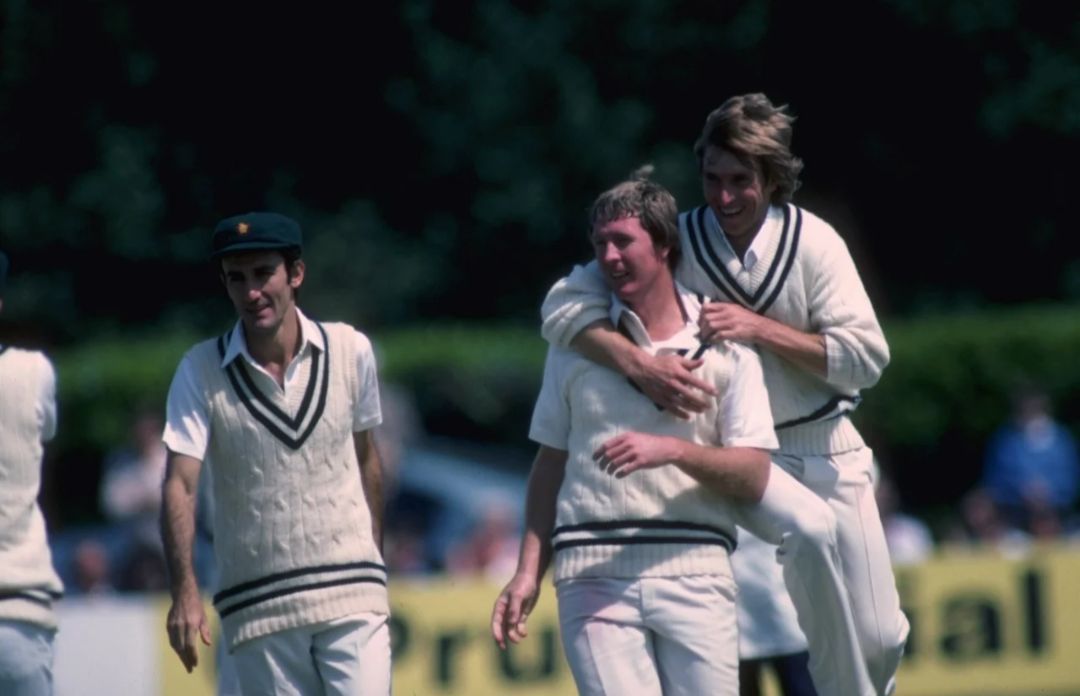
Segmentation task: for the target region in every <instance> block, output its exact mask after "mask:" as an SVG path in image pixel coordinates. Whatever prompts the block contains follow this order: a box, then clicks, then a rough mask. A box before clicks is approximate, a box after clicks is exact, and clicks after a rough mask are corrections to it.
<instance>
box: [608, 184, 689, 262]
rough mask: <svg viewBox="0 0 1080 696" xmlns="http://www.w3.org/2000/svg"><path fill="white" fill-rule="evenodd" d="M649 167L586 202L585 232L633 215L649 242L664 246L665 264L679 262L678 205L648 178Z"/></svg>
mask: <svg viewBox="0 0 1080 696" xmlns="http://www.w3.org/2000/svg"><path fill="white" fill-rule="evenodd" d="M652 172H653V167H652V165H651V164H646V165H644V166H643V167H639V168H638V169H636V170H635V171H634V172H633V173H632V174H631V175H630V178H629V179H627V180H626V181H623V182H621V183H619V184H616V185H615V186H613V187H611V188H610V189H608V190H607V191H604V192H603V193H601V194H600V195H599V196H597V197H596V200H595V201H593V203H592V205H591V206H589V234H590V235H591V234H592V231H593V230H594V229H595V228H596V227H597V226H598V225H603V224H605V223H608V222H611V221H612V220H618V219H620V218H624V217H636V218H637V219H638V220H639V221H640V222H641V226H642V228H644V229H645V231H646V232H648V233H649V238H650V239H652V242H653V246H654V247H656V248H658V249H667V250H668V258H667V261H668V266H669V267H671V268H672V269H674V268H675V265H676V264H677V263H678V262H679V256H680V254H681V251H680V246H679V207H678V204H677V203H676V202H675V196H673V195H671V192H670V191H668V190H667V189H666V188H664V187H663V186H661V185H660V184H658V183H656V182H655V181H653V180H651V179H650V178H649V177H650V176H651V175H652Z"/></svg>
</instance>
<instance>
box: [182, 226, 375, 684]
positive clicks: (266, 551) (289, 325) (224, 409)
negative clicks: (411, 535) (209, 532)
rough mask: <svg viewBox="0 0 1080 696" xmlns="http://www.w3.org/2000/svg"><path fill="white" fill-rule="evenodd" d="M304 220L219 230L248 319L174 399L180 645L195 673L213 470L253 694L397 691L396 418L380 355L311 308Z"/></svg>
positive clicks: (233, 621)
mask: <svg viewBox="0 0 1080 696" xmlns="http://www.w3.org/2000/svg"><path fill="white" fill-rule="evenodd" d="M302 246H303V240H302V235H301V230H300V226H299V225H298V224H297V223H296V221H294V220H292V219H290V218H288V217H285V216H284V215H279V214H276V213H266V212H259V213H248V214H246V215H237V216H234V217H230V218H226V219H225V220H222V221H221V222H220V223H218V225H217V227H216V228H215V229H214V234H213V237H212V252H211V257H212V258H213V259H214V260H215V261H216V262H217V263H218V264H219V265H220V269H219V270H220V274H221V279H222V282H223V283H224V285H225V289H226V291H227V293H228V296H229V299H230V300H232V303H233V306H234V308H235V309H236V313H237V315H238V321H237V322H236V325H235V326H234V327H233V328H232V329H231V330H230V331H228V332H227V333H226V334H224V335H223V336H220V337H217V338H211V339H209V340H206V341H203V342H202V343H199V344H197V345H196V346H195V347H193V348H192V349H191V350H189V351H188V353H187V354H186V355H185V356H184V358H183V360H182V361H181V363H180V366H179V368H178V369H177V372H176V375H175V377H174V378H173V382H172V386H171V387H170V389H169V396H168V403H167V407H166V416H167V424H166V427H165V434H164V438H163V439H164V441H165V444H166V446H167V447H168V449H169V456H168V468H167V471H166V475H165V483H164V488H163V512H162V537H163V539H164V542H165V549H166V556H167V561H168V565H169V575H170V587H171V593H172V600H173V602H172V607H171V608H170V610H169V616H168V625H167V628H168V634H169V641H170V644H171V645H172V647H173V649H174V650H175V651H176V652H177V654H178V655H179V656H180V660H181V662H183V664H184V666H185V667H186V668H187V670H188V671H189V672H190V671H191V670H192V669H193V668H194V667H195V666H196V664H197V663H198V650H197V643H198V641H199V639H201V640H202V641H203V642H204V643H205V644H209V640H210V633H209V627H208V623H207V620H206V615H205V612H204V610H203V603H202V598H201V597H200V595H199V590H198V586H197V584H196V580H195V573H194V570H193V564H192V541H193V537H194V526H195V525H194V519H195V498H196V492H197V484H198V479H199V473H200V469H201V468H202V465H203V463H205V464H206V469H207V472H208V475H209V476H210V484H211V491H212V500H213V504H214V548H215V554H216V556H217V562H218V565H219V567H220V570H221V587H220V589H219V591H218V592H217V593H216V594H215V595H214V598H213V601H214V606H215V608H216V610H217V612H218V615H219V617H220V618H221V625H222V632H223V635H224V639H225V641H226V645H227V647H228V649H229V651H230V652H231V653H232V656H233V659H234V662H235V665H236V671H237V676H238V678H239V679H238V680H239V682H240V690H241V692H242V693H243V694H266V693H295V694H305V695H306V694H363V695H368V694H371V695H375V694H379V695H381V696H385V695H386V694H389V693H390V635H389V627H388V619H389V604H388V601H387V593H386V566H385V565H384V563H383V559H382V552H381V547H382V474H381V461H380V459H379V454H378V451H377V450H376V447H375V443H374V441H373V438H372V434H373V428H374V427H375V426H377V425H379V423H380V422H381V421H382V414H381V410H380V406H379V389H378V380H377V374H376V367H375V358H374V355H373V352H372V348H371V342H370V341H369V340H368V339H367V337H366V336H364V335H363V334H362V333H360V332H359V331H357V330H356V329H355V328H353V327H351V326H349V325H347V324H342V323H322V322H316V321H313V320H311V319H309V318H308V317H306V316H305V315H304V314H303V313H302V312H301V311H300V309H299V308H298V307H297V306H296V293H297V291H298V290H299V288H300V286H301V285H302V284H303V281H304V274H305V270H306V269H305V266H304V262H303V261H302V260H301V258H300V256H301V250H302Z"/></svg>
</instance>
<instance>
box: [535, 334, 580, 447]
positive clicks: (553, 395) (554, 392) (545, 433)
mask: <svg viewBox="0 0 1080 696" xmlns="http://www.w3.org/2000/svg"><path fill="white" fill-rule="evenodd" d="M567 355H568V354H567V352H566V351H565V350H563V349H560V348H555V347H549V348H548V353H547V359H546V360H545V361H544V381H543V384H542V385H541V387H540V396H538V397H537V398H536V406H535V407H534V408H533V416H532V423H531V424H530V426H529V439H530V440H532V441H533V442H536V443H539V444H541V445H547V446H548V447H552V448H554V449H559V450H566V449H568V443H569V442H570V401H569V400H568V398H567V394H566V386H565V380H564V379H563V374H564V373H565V369H564V368H565V364H566V360H567Z"/></svg>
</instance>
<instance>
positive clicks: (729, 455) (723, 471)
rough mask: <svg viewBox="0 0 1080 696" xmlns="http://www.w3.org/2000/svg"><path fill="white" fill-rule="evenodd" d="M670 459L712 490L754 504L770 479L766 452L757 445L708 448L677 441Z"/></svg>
mask: <svg viewBox="0 0 1080 696" xmlns="http://www.w3.org/2000/svg"><path fill="white" fill-rule="evenodd" d="M674 449H675V459H674V461H673V462H672V463H673V464H675V465H676V466H677V467H679V468H680V469H682V471H683V472H684V473H686V474H687V475H688V476H690V477H692V478H694V479H696V480H697V481H698V482H699V483H701V485H703V486H705V487H706V488H708V489H709V490H711V491H712V492H713V493H716V494H717V495H722V496H724V497H725V498H728V499H730V500H734V501H738V502H746V503H757V502H758V501H759V500H761V496H762V494H763V493H764V492H765V485H766V484H767V483H768V481H769V454H768V452H766V451H765V450H762V449H758V448H756V447H707V446H702V445H696V444H694V443H691V442H687V441H685V440H679V442H678V444H677V445H676V447H675V448H674Z"/></svg>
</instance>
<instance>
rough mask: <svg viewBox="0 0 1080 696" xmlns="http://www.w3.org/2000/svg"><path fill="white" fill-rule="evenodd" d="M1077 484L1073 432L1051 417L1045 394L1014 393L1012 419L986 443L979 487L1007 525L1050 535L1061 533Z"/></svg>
mask: <svg viewBox="0 0 1080 696" xmlns="http://www.w3.org/2000/svg"><path fill="white" fill-rule="evenodd" d="M1078 486H1080V460H1078V458H1077V451H1076V441H1075V439H1074V438H1073V436H1072V434H1071V433H1069V431H1068V430H1066V429H1065V428H1064V427H1062V426H1061V425H1060V424H1058V423H1057V422H1056V421H1054V419H1053V417H1052V416H1051V412H1050V400H1049V398H1048V397H1047V395H1046V394H1045V393H1043V392H1042V391H1039V390H1037V389H1032V388H1025V389H1022V390H1020V391H1018V393H1017V394H1016V396H1015V398H1014V400H1013V415H1012V419H1011V421H1010V422H1009V423H1007V424H1005V425H1004V426H1002V427H1001V428H1000V429H999V430H998V431H997V432H996V433H995V434H994V435H993V437H992V438H991V439H990V442H989V444H988V446H987V450H986V460H985V464H984V469H983V477H982V481H981V482H980V488H981V489H982V490H983V491H984V492H985V494H986V495H987V496H988V497H989V499H990V500H991V501H992V502H993V504H994V505H995V506H996V507H997V509H998V512H999V513H1000V515H1001V516H1002V517H1003V520H1002V521H1003V522H1004V523H1005V524H1006V525H1008V526H1009V527H1012V528H1014V529H1018V530H1021V531H1023V532H1026V533H1027V534H1030V535H1032V536H1034V537H1037V538H1050V537H1057V536H1059V535H1060V534H1061V532H1062V530H1063V527H1064V525H1065V524H1066V522H1067V520H1068V517H1069V515H1070V514H1071V512H1072V510H1073V506H1074V505H1075V503H1076V499H1077V491H1078Z"/></svg>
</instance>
